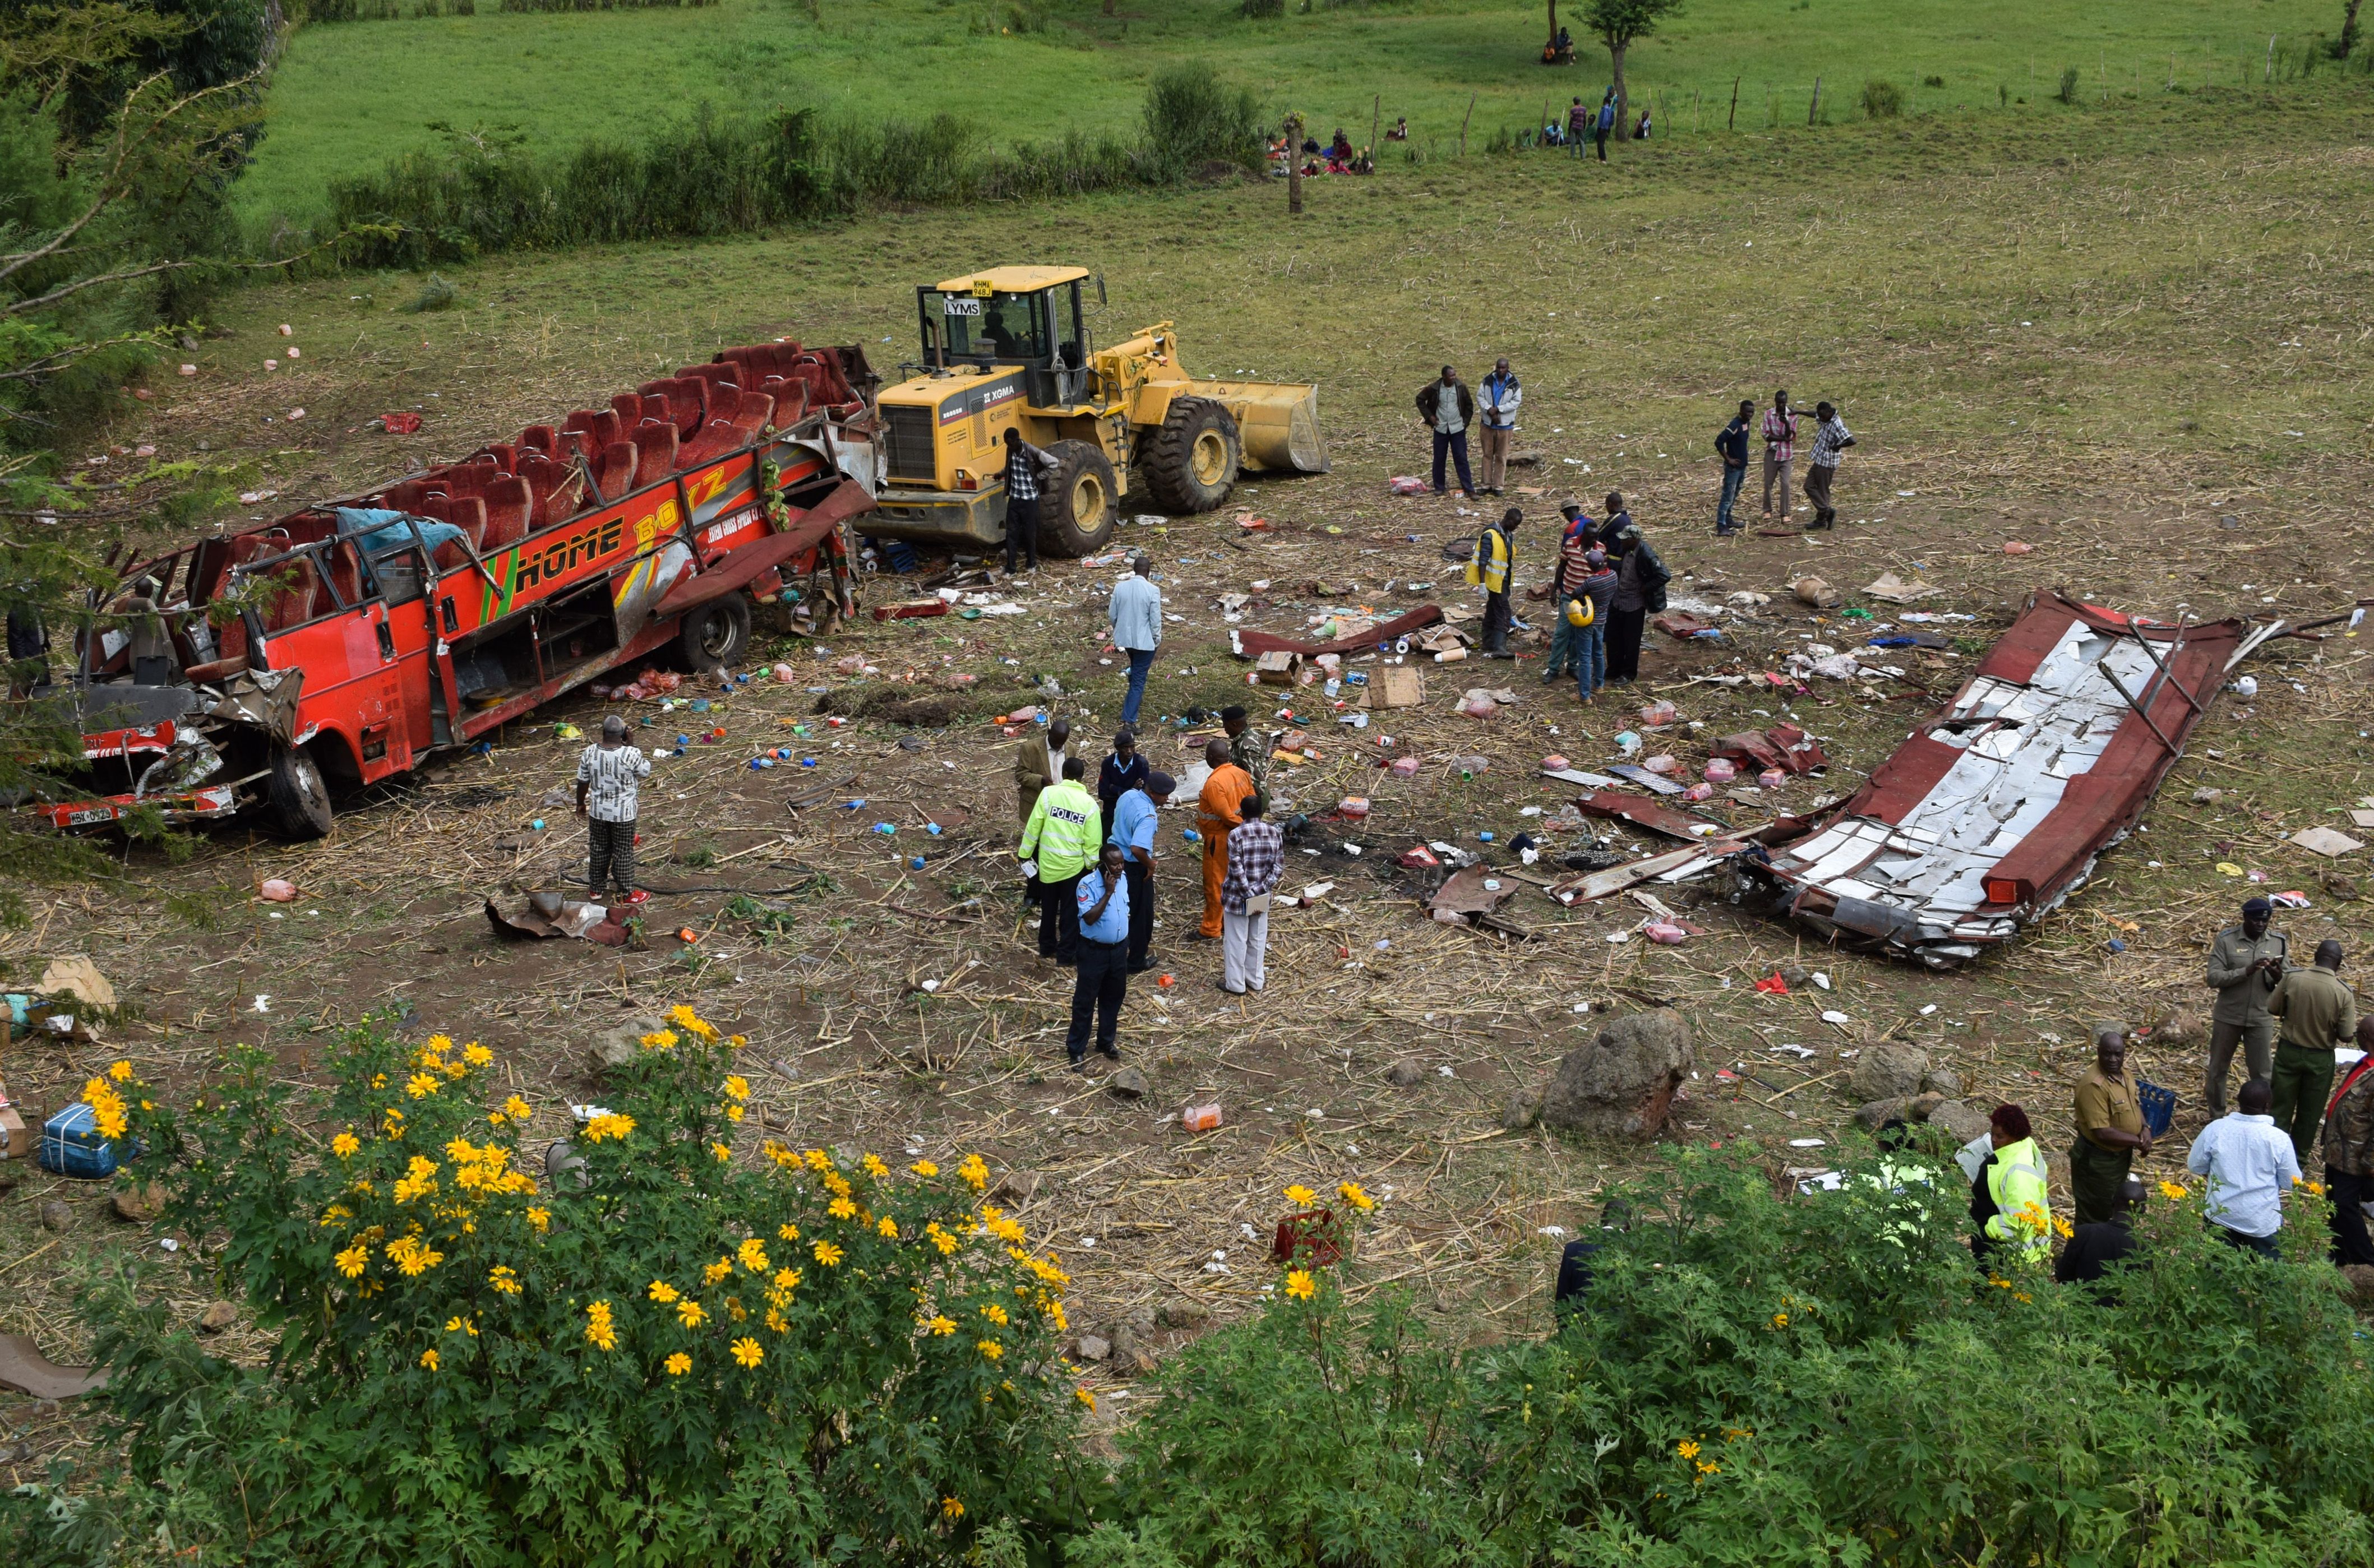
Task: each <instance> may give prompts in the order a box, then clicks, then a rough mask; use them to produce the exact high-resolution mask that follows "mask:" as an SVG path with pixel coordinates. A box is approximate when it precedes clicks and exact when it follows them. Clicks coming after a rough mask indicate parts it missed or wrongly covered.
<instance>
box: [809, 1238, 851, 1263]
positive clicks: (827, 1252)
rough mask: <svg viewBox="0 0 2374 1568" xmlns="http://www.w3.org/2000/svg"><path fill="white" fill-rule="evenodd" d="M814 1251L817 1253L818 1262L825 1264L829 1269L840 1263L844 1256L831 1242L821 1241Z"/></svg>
mask: <svg viewBox="0 0 2374 1568" xmlns="http://www.w3.org/2000/svg"><path fill="white" fill-rule="evenodd" d="M812 1250H813V1251H814V1252H815V1253H816V1260H817V1262H819V1263H821V1264H823V1265H824V1266H825V1267H826V1268H828V1269H829V1268H831V1267H833V1265H835V1264H837V1263H839V1262H840V1260H841V1258H842V1257H843V1256H844V1254H843V1253H842V1252H841V1250H840V1248H839V1247H837V1246H833V1245H832V1243H830V1242H829V1241H820V1242H818V1243H817V1244H816V1246H815V1247H814V1248H813V1249H812Z"/></svg>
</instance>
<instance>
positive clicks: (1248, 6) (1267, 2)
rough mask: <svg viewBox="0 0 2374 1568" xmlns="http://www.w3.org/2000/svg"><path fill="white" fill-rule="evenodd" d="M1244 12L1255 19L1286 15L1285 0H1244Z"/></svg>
mask: <svg viewBox="0 0 2374 1568" xmlns="http://www.w3.org/2000/svg"><path fill="white" fill-rule="evenodd" d="M1242 8H1243V11H1244V14H1245V15H1246V16H1248V17H1252V18H1255V19H1257V20H1266V19H1267V18H1272V17H1283V16H1285V15H1286V0H1244V5H1243V7H1242Z"/></svg>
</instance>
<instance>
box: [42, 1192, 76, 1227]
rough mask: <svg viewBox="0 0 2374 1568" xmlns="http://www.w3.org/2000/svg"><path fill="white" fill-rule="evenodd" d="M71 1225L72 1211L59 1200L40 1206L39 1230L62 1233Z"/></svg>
mask: <svg viewBox="0 0 2374 1568" xmlns="http://www.w3.org/2000/svg"><path fill="white" fill-rule="evenodd" d="M72 1223H74V1211H73V1210H71V1209H69V1208H67V1207H66V1206H65V1203H63V1202H61V1201H60V1200H59V1199H54V1198H53V1199H49V1200H48V1201H47V1202H45V1203H43V1204H42V1205H41V1229H43V1230H45V1231H62V1230H65V1228H66V1227H67V1226H68V1225H70V1224H72Z"/></svg>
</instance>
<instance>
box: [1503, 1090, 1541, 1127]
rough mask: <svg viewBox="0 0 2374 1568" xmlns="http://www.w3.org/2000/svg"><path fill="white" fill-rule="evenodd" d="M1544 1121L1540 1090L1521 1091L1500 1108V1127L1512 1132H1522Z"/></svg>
mask: <svg viewBox="0 0 2374 1568" xmlns="http://www.w3.org/2000/svg"><path fill="white" fill-rule="evenodd" d="M1541 1119H1542V1095H1541V1091H1540V1090H1538V1089H1519V1090H1517V1091H1516V1092H1515V1093H1513V1094H1510V1096H1509V1098H1508V1102H1507V1103H1506V1104H1504V1105H1503V1106H1501V1107H1500V1125H1501V1126H1502V1127H1503V1128H1505V1129H1508V1130H1509V1131H1510V1132H1522V1131H1524V1130H1525V1129H1527V1128H1529V1127H1531V1126H1533V1125H1534V1123H1535V1122H1537V1121H1539V1120H1541Z"/></svg>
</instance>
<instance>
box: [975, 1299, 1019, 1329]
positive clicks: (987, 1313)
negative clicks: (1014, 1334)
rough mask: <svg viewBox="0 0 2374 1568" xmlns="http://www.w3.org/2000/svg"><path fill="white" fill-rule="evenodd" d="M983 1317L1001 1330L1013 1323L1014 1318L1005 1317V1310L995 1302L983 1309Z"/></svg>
mask: <svg viewBox="0 0 2374 1568" xmlns="http://www.w3.org/2000/svg"><path fill="white" fill-rule="evenodd" d="M981 1316H983V1317H986V1318H988V1319H989V1320H990V1321H991V1322H992V1323H994V1324H996V1325H997V1326H998V1327H999V1328H1005V1326H1006V1325H1007V1324H1008V1323H1011V1322H1012V1321H1013V1319H1012V1318H1010V1317H1008V1316H1006V1315H1005V1308H1004V1307H1002V1306H1000V1305H997V1304H996V1303H995V1302H991V1303H990V1304H989V1305H987V1306H984V1307H982V1308H981Z"/></svg>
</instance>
